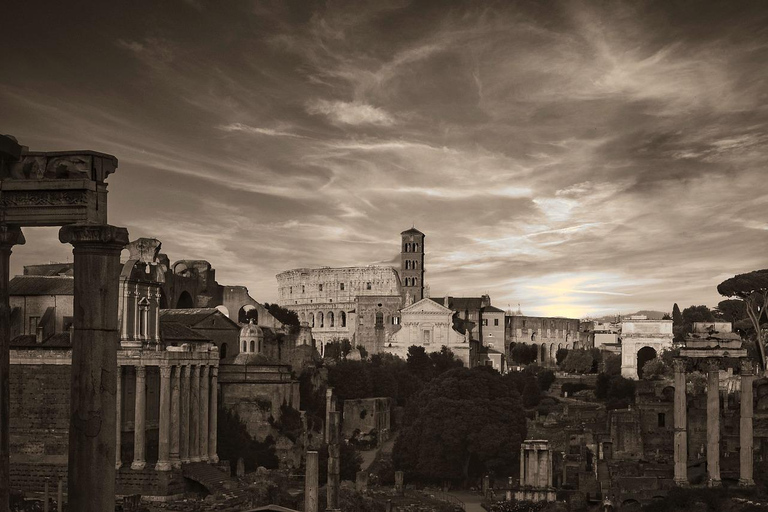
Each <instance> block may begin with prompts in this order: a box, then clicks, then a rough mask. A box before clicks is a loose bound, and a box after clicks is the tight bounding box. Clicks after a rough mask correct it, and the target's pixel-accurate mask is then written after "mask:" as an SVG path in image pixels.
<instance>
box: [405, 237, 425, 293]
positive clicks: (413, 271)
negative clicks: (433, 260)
mask: <svg viewBox="0 0 768 512" xmlns="http://www.w3.org/2000/svg"><path fill="white" fill-rule="evenodd" d="M400 236H401V237H402V244H401V246H400V284H401V290H402V294H403V305H405V306H407V305H408V304H405V299H406V296H407V295H408V296H410V298H411V299H412V300H413V302H418V301H420V300H421V299H423V298H424V233H422V232H421V231H419V230H418V229H416V228H411V229H408V230H406V231H403V232H402V233H400Z"/></svg>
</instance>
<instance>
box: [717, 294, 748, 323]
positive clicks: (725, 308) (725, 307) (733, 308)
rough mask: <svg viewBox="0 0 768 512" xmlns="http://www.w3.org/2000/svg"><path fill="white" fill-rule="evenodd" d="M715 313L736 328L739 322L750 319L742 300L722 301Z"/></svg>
mask: <svg viewBox="0 0 768 512" xmlns="http://www.w3.org/2000/svg"><path fill="white" fill-rule="evenodd" d="M715 312H716V313H717V316H719V317H720V318H721V319H723V320H725V321H726V322H731V323H733V324H734V326H735V324H736V322H738V321H739V320H744V319H746V318H748V317H747V305H746V304H745V303H744V301H743V300H740V299H727V300H721V301H720V302H718V303H717V309H715Z"/></svg>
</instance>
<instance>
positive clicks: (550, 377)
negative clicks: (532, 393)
mask: <svg viewBox="0 0 768 512" xmlns="http://www.w3.org/2000/svg"><path fill="white" fill-rule="evenodd" d="M536 380H537V381H538V383H539V389H540V390H542V391H549V388H550V387H552V383H553V382H555V372H553V371H552V370H542V371H540V372H539V374H538V375H537V376H536Z"/></svg>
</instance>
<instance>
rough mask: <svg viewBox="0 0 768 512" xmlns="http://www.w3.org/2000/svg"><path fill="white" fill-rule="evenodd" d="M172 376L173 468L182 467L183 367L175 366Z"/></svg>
mask: <svg viewBox="0 0 768 512" xmlns="http://www.w3.org/2000/svg"><path fill="white" fill-rule="evenodd" d="M172 368H173V374H172V375H171V450H170V451H171V466H173V467H175V468H178V467H181V458H180V457H179V453H180V452H179V428H180V426H179V423H180V421H179V420H180V419H181V403H180V399H181V393H180V391H181V366H173V367H172Z"/></svg>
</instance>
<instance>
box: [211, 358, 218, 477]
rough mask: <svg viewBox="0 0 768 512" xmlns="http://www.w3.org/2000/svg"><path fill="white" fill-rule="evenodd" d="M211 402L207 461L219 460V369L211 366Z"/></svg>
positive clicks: (214, 461)
mask: <svg viewBox="0 0 768 512" xmlns="http://www.w3.org/2000/svg"><path fill="white" fill-rule="evenodd" d="M210 399H211V404H210V406H209V407H208V414H209V415H210V418H211V419H210V423H209V424H208V462H212V463H214V464H215V463H216V462H219V455H218V440H217V439H218V437H217V436H218V435H219V369H218V368H217V367H215V366H213V367H211V389H210Z"/></svg>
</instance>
